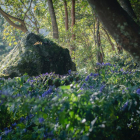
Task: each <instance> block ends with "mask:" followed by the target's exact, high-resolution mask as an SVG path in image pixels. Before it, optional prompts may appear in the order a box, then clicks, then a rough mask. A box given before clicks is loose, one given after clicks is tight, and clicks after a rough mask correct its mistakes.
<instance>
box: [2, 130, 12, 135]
mask: <svg viewBox="0 0 140 140" xmlns="http://www.w3.org/2000/svg"><path fill="white" fill-rule="evenodd" d="M11 131H12V129H11V130H10V129H8V130H5V131H4V133H5V135H7V134H8V133H10V132H11Z"/></svg>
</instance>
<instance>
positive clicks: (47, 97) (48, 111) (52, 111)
mask: <svg viewBox="0 0 140 140" xmlns="http://www.w3.org/2000/svg"><path fill="white" fill-rule="evenodd" d="M97 66H98V67H100V69H99V73H98V74H97V73H95V74H93V73H91V74H90V75H85V76H84V75H83V76H82V75H79V74H74V73H72V74H69V75H64V76H62V75H55V74H53V73H50V74H47V73H46V74H42V75H39V76H37V77H29V76H28V75H24V76H23V77H15V78H13V79H8V80H5V79H0V90H1V98H0V100H1V101H2V104H1V106H0V107H1V109H4V111H3V112H0V117H3V115H2V113H5V114H7V115H5V117H3V120H4V121H3V123H1V124H2V125H1V131H2V132H1V134H0V135H1V136H2V138H3V139H5V140H8V139H10V140H15V139H23V140H24V139H40V140H41V139H58V140H59V139H60V140H61V139H68V138H73V139H77V140H78V139H88V140H92V139H97V140H102V139H107V140H112V139H114V140H115V139H120V140H123V139H128V140H131V139H137V137H139V136H140V134H139V131H140V119H139V112H140V110H139V107H140V95H139V94H140V92H139V90H140V87H139V85H140V80H139V78H138V77H139V75H140V73H139V71H136V72H127V71H125V70H123V69H122V68H121V67H120V66H119V65H114V64H113V65H111V64H110V63H106V64H99V63H98V65H97ZM54 85H55V86H54ZM3 99H4V100H3ZM3 101H4V102H3ZM6 116H7V117H6ZM6 127H7V128H6ZM10 127H11V128H10Z"/></svg>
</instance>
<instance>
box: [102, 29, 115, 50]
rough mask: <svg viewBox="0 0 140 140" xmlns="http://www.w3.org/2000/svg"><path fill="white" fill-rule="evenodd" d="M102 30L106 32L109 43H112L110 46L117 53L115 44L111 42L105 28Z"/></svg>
mask: <svg viewBox="0 0 140 140" xmlns="http://www.w3.org/2000/svg"><path fill="white" fill-rule="evenodd" d="M102 29H103V30H104V32H105V34H106V36H107V39H108V41H109V43H110V45H111V47H112V50H113V51H115V52H116V50H115V47H114V44H113V42H112V41H111V39H110V36H109V34H108V32H107V31H106V29H105V28H102Z"/></svg>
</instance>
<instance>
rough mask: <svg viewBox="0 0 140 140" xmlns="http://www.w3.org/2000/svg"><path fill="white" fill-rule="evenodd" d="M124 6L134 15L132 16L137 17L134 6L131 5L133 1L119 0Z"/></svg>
mask: <svg viewBox="0 0 140 140" xmlns="http://www.w3.org/2000/svg"><path fill="white" fill-rule="evenodd" d="M119 2H120V4H121V6H122V8H123V9H124V10H125V11H126V12H127V13H128V14H129V15H130V16H131V17H132V18H135V19H136V18H137V17H136V15H135V13H134V11H133V9H132V6H131V3H130V1H129V0H119Z"/></svg>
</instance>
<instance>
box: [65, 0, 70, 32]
mask: <svg viewBox="0 0 140 140" xmlns="http://www.w3.org/2000/svg"><path fill="white" fill-rule="evenodd" d="M64 7H65V29H66V31H68V29H69V26H68V9H67V1H66V0H64Z"/></svg>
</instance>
